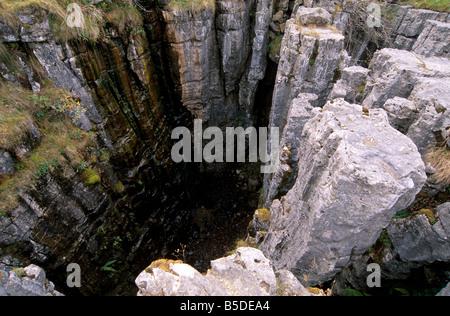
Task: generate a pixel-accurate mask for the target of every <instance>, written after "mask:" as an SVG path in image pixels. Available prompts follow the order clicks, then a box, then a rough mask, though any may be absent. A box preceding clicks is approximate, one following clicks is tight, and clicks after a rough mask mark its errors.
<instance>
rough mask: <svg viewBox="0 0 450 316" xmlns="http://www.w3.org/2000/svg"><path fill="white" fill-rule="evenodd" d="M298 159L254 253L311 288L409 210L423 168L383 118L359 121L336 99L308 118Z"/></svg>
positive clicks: (373, 115) (355, 110) (354, 108)
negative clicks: (289, 186)
mask: <svg viewBox="0 0 450 316" xmlns="http://www.w3.org/2000/svg"><path fill="white" fill-rule="evenodd" d="M299 153H300V159H299V164H298V168H299V171H298V176H297V181H296V183H295V185H294V187H293V188H292V189H291V190H290V191H289V192H288V193H287V195H286V196H284V197H283V198H282V199H281V200H275V201H274V202H273V204H272V207H271V214H272V217H271V222H270V229H269V233H268V235H267V237H266V239H265V240H264V242H263V244H262V245H261V247H260V249H261V250H262V251H263V252H264V253H265V254H266V255H267V256H268V257H269V258H270V259H271V260H272V262H273V263H274V265H275V267H276V268H277V269H288V270H290V271H293V272H294V274H295V275H296V276H297V277H298V278H300V279H302V278H303V277H304V275H306V276H307V279H308V280H309V281H310V282H312V283H313V284H317V282H319V281H321V282H325V281H327V280H330V279H331V278H332V277H333V276H334V275H335V274H336V273H337V272H339V271H340V270H341V269H342V268H343V267H345V266H346V265H348V264H349V262H351V260H352V257H353V256H358V255H361V254H362V253H364V252H365V251H366V250H367V248H369V247H370V246H371V245H373V244H374V243H375V241H376V240H377V238H378V237H379V235H380V233H381V230H382V229H383V228H384V227H386V226H387V225H388V223H389V221H390V219H391V218H392V217H393V216H394V215H395V214H396V212H398V211H400V210H402V209H404V208H405V207H407V206H408V205H409V204H411V203H412V201H413V200H414V198H415V196H416V194H417V193H418V192H419V191H420V189H421V187H422V186H423V184H424V183H425V180H426V175H425V171H424V169H425V167H424V163H423V162H422V160H421V157H420V155H419V153H418V152H417V149H416V147H415V145H414V144H413V143H412V142H411V140H409V139H408V138H407V137H406V136H404V135H402V134H400V133H399V132H397V131H395V130H394V129H393V128H392V127H390V125H389V123H388V119H387V115H386V113H385V112H384V111H382V110H372V111H371V112H370V114H369V115H368V116H366V115H365V114H364V112H363V109H362V107H361V106H358V105H351V104H348V103H346V102H345V101H343V100H342V99H338V100H335V101H331V102H329V103H327V104H326V105H325V107H324V108H323V110H315V111H313V117H312V118H311V119H310V120H309V121H308V123H307V124H306V126H305V128H304V132H303V136H302V141H301V144H300V147H299ZM292 223H296V224H295V225H292ZM299 227H301V229H299Z"/></svg>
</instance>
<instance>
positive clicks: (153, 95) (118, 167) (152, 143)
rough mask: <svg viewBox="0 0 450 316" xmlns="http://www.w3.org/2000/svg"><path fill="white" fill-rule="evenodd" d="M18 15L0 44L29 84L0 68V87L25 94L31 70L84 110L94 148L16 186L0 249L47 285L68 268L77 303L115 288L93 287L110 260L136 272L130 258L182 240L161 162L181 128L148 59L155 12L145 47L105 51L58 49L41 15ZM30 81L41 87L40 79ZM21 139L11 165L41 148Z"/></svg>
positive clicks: (171, 186) (152, 56)
mask: <svg viewBox="0 0 450 316" xmlns="http://www.w3.org/2000/svg"><path fill="white" fill-rule="evenodd" d="M23 14H24V15H25V16H27V19H29V20H30V22H29V23H30V24H29V25H30V27H27V28H24V30H21V29H19V31H17V30H11V29H9V28H7V26H6V24H4V23H1V25H2V26H1V28H2V29H5V30H6V31H5V33H2V34H0V37H2V40H3V41H8V42H11V44H9V45H10V46H11V45H12V46H13V47H16V49H17V50H19V49H20V50H23V51H24V52H27V54H28V55H27V56H26V58H23V64H25V65H27V66H28V65H31V62H30V60H32V61H34V64H33V67H31V66H30V67H28V68H27V69H28V70H29V71H30V72H31V74H29V75H28V81H30V82H28V81H24V80H16V77H17V75H12V74H14V71H13V69H9V68H8V66H6V65H3V66H0V68H2V70H1V71H2V75H3V77H4V78H10V79H11V81H12V82H13V83H14V84H16V85H20V84H22V85H23V86H25V87H28V86H31V87H33V84H32V82H31V79H33V80H34V79H36V78H37V77H39V76H37V74H36V73H33V72H37V70H39V71H40V72H41V73H42V74H43V75H42V76H44V75H45V78H46V83H45V84H46V85H48V84H49V82H51V83H52V84H54V85H55V86H56V87H58V88H62V89H66V90H68V91H69V92H70V93H71V94H72V96H73V97H74V98H76V100H78V101H79V102H80V104H81V105H82V106H83V107H84V108H85V109H86V112H85V113H84V112H83V113H82V114H81V115H80V117H79V118H78V119H77V120H76V122H77V125H78V126H79V127H81V128H82V129H84V130H86V131H91V132H90V133H91V135H94V132H92V130H95V137H93V138H95V141H94V142H93V143H92V144H89V146H88V147H87V148H84V149H83V152H84V156H83V159H84V160H82V161H81V162H74V161H72V160H71V159H70V157H63V158H62V159H60V161H59V164H58V166H57V167H56V166H53V167H51V168H50V167H47V169H46V171H45V175H44V176H41V177H39V179H36V183H35V185H34V186H33V187H32V186H30V185H29V183H24V184H23V186H24V187H25V188H24V189H21V190H20V192H19V193H18V198H17V205H16V206H15V207H12V208H10V209H7V210H4V209H3V208H2V216H1V217H0V222H1V231H0V236H1V238H0V246H1V247H7V248H8V249H9V251H10V252H11V253H12V254H14V255H17V256H18V257H20V258H24V259H25V260H26V261H29V260H30V261H32V262H35V263H38V264H39V265H40V266H42V267H44V268H45V269H46V270H47V271H50V272H49V273H51V275H52V276H56V277H55V282H64V280H65V275H66V273H65V268H66V265H67V264H68V262H76V263H78V264H80V265H81V266H83V267H84V269H83V271H84V276H83V277H84V278H85V279H84V280H88V281H86V283H85V284H83V287H82V288H81V289H80V291H81V293H83V294H86V295H88V294H93V293H105V292H107V291H110V290H112V292H114V291H115V290H116V288H115V287H116V286H117V285H118V283H121V282H123V280H120V281H119V277H118V278H116V279H114V280H111V279H108V278H103V277H99V276H101V275H102V274H104V271H103V270H102V269H101V267H102V266H103V265H104V264H105V263H106V262H107V261H111V260H112V259H115V260H116V261H122V262H124V263H125V262H127V263H126V264H125V266H126V267H127V268H126V269H130V271H132V270H133V269H136V268H137V269H139V265H140V264H142V262H141V263H140V260H141V259H140V258H143V256H140V255H139V254H142V253H147V254H148V253H151V254H152V255H162V254H164V255H165V253H166V252H167V251H168V250H167V247H170V246H169V245H170V244H171V243H173V242H174V240H175V239H177V235H178V234H177V233H174V231H176V230H178V228H182V227H183V228H182V230H185V226H184V223H186V220H183V219H186V218H187V217H188V216H189V213H190V210H189V209H187V208H186V207H184V206H181V207H180V206H177V204H178V203H180V202H181V201H183V196H184V192H183V191H184V189H183V188H182V187H180V182H181V177H180V174H181V172H179V170H178V169H177V167H176V166H174V165H173V162H172V160H171V156H170V150H171V143H170V132H171V128H172V127H173V126H174V125H179V124H184V123H183V119H184V118H183V115H185V112H184V111H183V109H180V108H174V107H173V104H174V103H173V102H174V101H173V100H172V99H171V97H170V95H171V93H170V88H169V86H168V84H167V81H165V74H167V73H168V70H167V69H166V68H165V67H166V66H165V65H164V63H163V61H162V58H163V57H161V55H160V54H158V53H157V52H156V49H155V51H152V50H151V48H158V45H159V46H161V42H162V38H161V37H162V34H161V32H160V24H159V21H156V22H155V20H154V18H155V15H156V13H155V11H149V12H148V15H149V17H148V19H149V21H148V23H149V25H150V27H149V29H150V30H151V31H149V32H148V36H149V38H150V40H149V39H148V38H147V34H145V32H128V33H127V34H121V35H120V36H119V35H118V33H117V32H115V31H114V30H111V29H109V30H108V32H110V33H109V37H108V41H107V43H102V44H100V43H98V44H92V43H88V42H62V43H61V41H57V40H56V39H55V38H54V36H53V34H51V30H50V27H49V23H48V19H49V18H48V14H47V13H46V12H45V11H43V10H40V11H39V10H34V9H29V10H28V11H26V12H25V13H23ZM20 19H21V20H22V18H20ZM152 19H153V20H152ZM27 21H28V20H26V21H25V22H27ZM36 21H39V22H36ZM25 22H24V21H22V23H25ZM25 30H26V31H25ZM158 30H159V31H158ZM158 50H159V52H160V51H161V48H160V47H159V48H158ZM19 81H20V83H19ZM38 81H39V83H40V84H41V85H43V81H42V78H41V79H40V80H38ZM24 83H25V84H24ZM35 86H36V85H35ZM36 87H37V86H36ZM22 123H23V122H21V124H22ZM24 123H26V124H30V122H24ZM30 126H33V125H32V123H31V124H30ZM79 133H81V132H79ZM23 134H24V135H25V134H26V137H23V140H24V142H23V146H21V147H20V148H19V147H18V148H12V149H11V148H7V151H6V152H9V153H10V154H13V155H14V158H27V159H28V158H29V157H30V156H31V155H33V154H34V152H33V150H36V149H39V148H40V147H39V146H40V142H45V141H46V140H48V135H47V134H46V131H42V130H40V131H38V130H37V129H36V128H35V127H34V129H33V128H32V127H30V128H28V129H27V131H25V132H24V133H23ZM77 135H78V134H77ZM79 135H82V134H79ZM83 135H84V134H83ZM74 137H75V136H74ZM80 137H81V136H80ZM75 151H76V150H75ZM2 152H3V151H2ZM8 155H9V154H8ZM93 156H96V157H97V158H99V157H100V159H95V160H92V157H93ZM91 160H92V161H91ZM87 164H89V169H90V170H91V168H94V167H95V170H96V171H95V173H93V174H92V176H93V177H95V178H92V179H89V178H86V177H85V176H84V174H83V171H82V170H84V169H85V168H87V167H86V165H87ZM3 165H5V170H6V166H7V164H6V163H5V164H2V167H3ZM8 166H10V165H8ZM10 167H11V166H10ZM8 170H9V169H8ZM32 172H35V170H32ZM8 175H9V176H11V175H13V174H8ZM93 179H94V180H93ZM163 179H164V180H163ZM13 181H14V178H13ZM91 182H92V183H91ZM2 184H3V183H2ZM26 185H27V186H26ZM2 198H3V196H2ZM181 204H183V203H182V202H181ZM164 232H170V235H166V234H165V233H164ZM108 259H110V260H108ZM128 263H130V265H128ZM125 266H124V267H125ZM144 266H145V263H144ZM102 271H103V272H102ZM120 278H129V276H122V277H120ZM99 279H102V280H101V281H98V280H99ZM118 291H126V290H124V289H119V290H118ZM79 293H80V292H76V294H79Z"/></svg>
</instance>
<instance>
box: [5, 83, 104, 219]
mask: <svg viewBox="0 0 450 316" xmlns="http://www.w3.org/2000/svg"><path fill="white" fill-rule="evenodd" d="M0 95H1V99H0V134H1V137H0V147H1V148H3V149H5V150H7V151H8V152H10V153H11V154H12V156H13V158H14V160H15V162H16V164H15V165H16V168H15V169H16V172H15V174H14V175H13V176H12V177H8V178H5V179H2V180H1V182H0V210H2V211H8V210H10V209H12V208H13V207H14V206H16V205H17V197H18V196H19V195H20V192H22V191H23V190H27V189H30V188H33V187H35V185H36V184H37V183H38V180H39V179H40V178H41V177H43V176H45V175H47V174H49V173H51V172H52V171H53V170H56V169H58V168H60V167H61V166H63V165H70V166H71V167H73V168H74V169H75V170H76V166H78V165H80V164H81V162H82V161H85V160H86V159H87V160H89V158H90V155H89V147H90V146H94V144H95V142H94V137H95V135H94V133H91V132H86V131H83V130H81V129H79V128H78V127H77V126H76V125H75V124H74V122H73V119H71V118H70V117H69V116H68V113H66V112H65V110H63V109H66V110H67V109H68V108H70V106H71V105H70V104H69V105H68V104H67V103H65V100H66V97H67V96H68V95H69V92H68V91H66V90H63V89H57V88H50V87H49V88H45V89H43V90H42V91H41V92H39V93H34V92H32V91H29V90H25V89H23V88H19V87H16V86H15V85H13V84H10V83H3V82H2V81H0ZM70 102H72V101H70ZM31 128H34V129H37V131H38V132H39V134H40V136H39V140H35V141H34V143H33V144H29V145H27V146H28V147H32V148H29V149H28V152H27V153H25V154H24V153H21V152H17V148H22V147H23V144H24V143H26V142H30V140H29V133H30V129H31Z"/></svg>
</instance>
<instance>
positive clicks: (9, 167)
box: [0, 149, 15, 180]
mask: <svg viewBox="0 0 450 316" xmlns="http://www.w3.org/2000/svg"><path fill="white" fill-rule="evenodd" d="M14 172H15V169H14V161H13V159H12V157H11V155H10V154H9V153H8V152H7V151H5V150H3V149H0V180H1V179H2V177H5V176H12V175H13V174H14Z"/></svg>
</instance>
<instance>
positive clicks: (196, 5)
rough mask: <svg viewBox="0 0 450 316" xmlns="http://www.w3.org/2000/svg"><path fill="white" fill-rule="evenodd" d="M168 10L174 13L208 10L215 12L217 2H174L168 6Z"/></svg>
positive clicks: (196, 0)
mask: <svg viewBox="0 0 450 316" xmlns="http://www.w3.org/2000/svg"><path fill="white" fill-rule="evenodd" d="M167 7H168V9H169V10H173V11H185V10H189V11H191V12H199V11H203V10H206V9H212V10H213V11H214V10H215V7H216V1H214V0H172V1H170V3H169V4H168V6H167Z"/></svg>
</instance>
